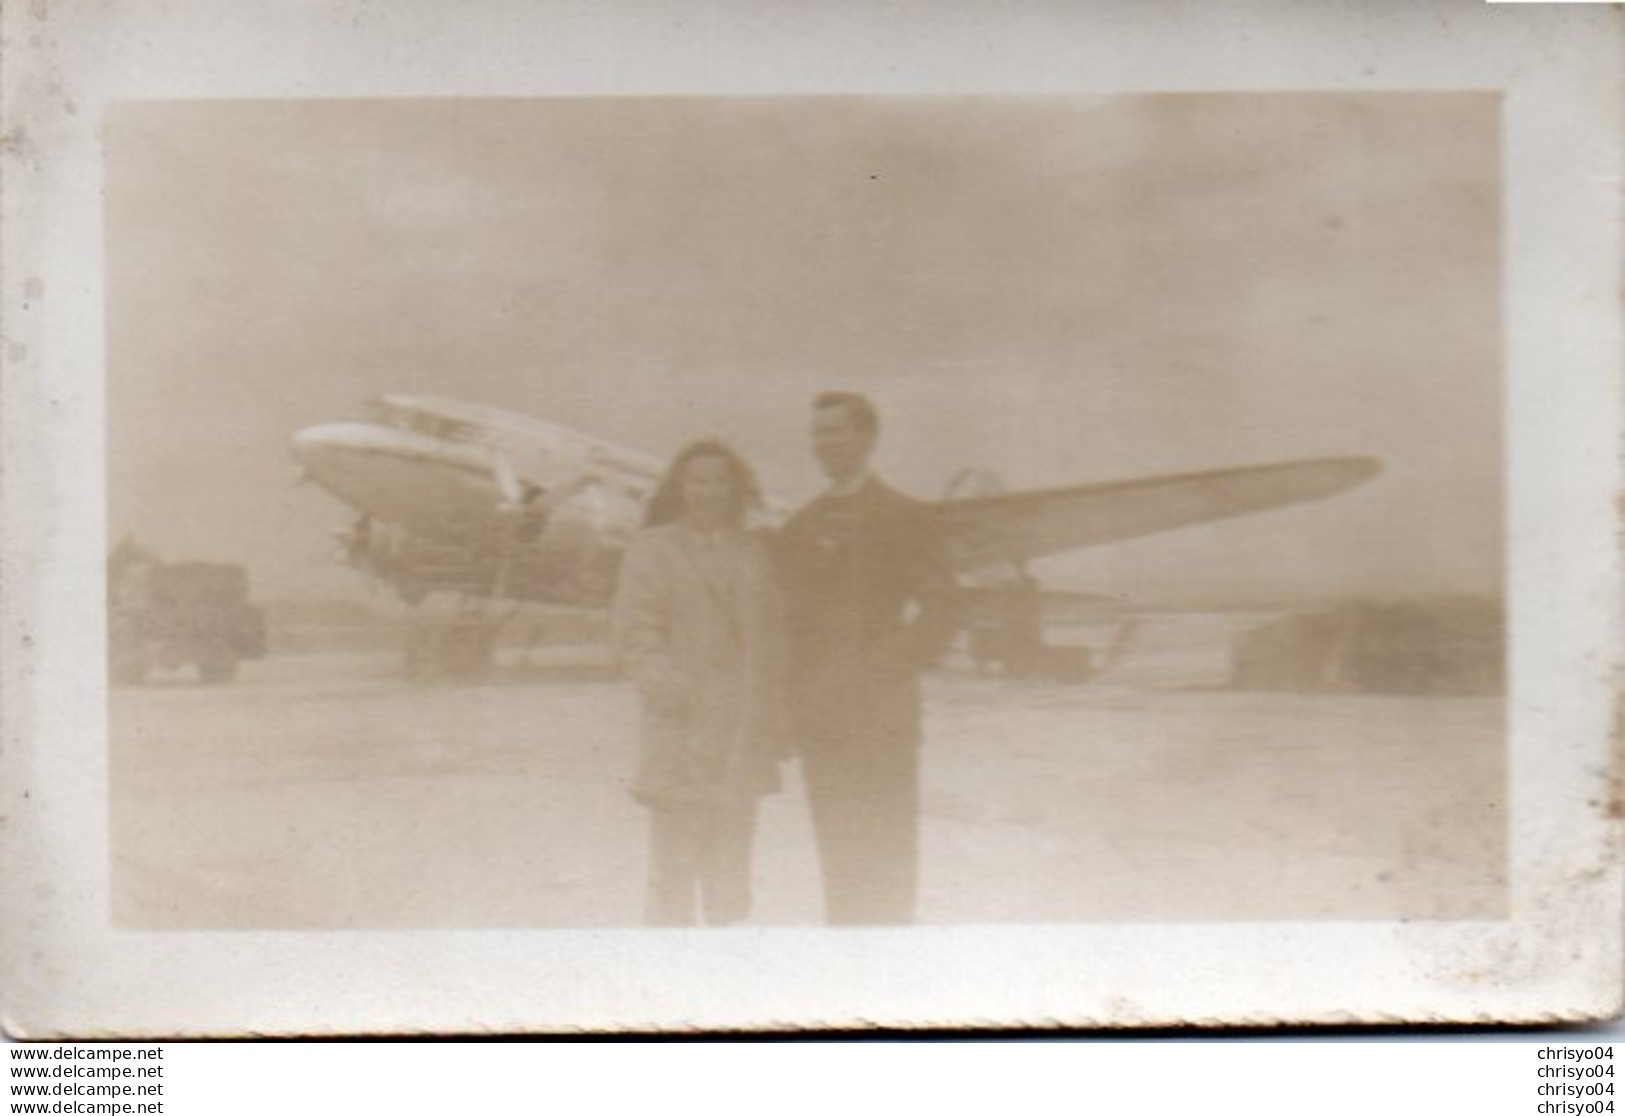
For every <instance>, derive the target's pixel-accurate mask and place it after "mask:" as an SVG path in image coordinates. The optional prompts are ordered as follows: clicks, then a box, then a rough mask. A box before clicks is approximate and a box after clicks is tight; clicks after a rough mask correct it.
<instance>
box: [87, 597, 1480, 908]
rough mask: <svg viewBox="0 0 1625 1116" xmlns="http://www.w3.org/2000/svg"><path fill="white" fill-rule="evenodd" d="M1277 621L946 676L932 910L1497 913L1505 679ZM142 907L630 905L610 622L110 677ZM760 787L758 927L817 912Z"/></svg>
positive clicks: (125, 853)
mask: <svg viewBox="0 0 1625 1116" xmlns="http://www.w3.org/2000/svg"><path fill="white" fill-rule="evenodd" d="M1248 622H1256V618H1247V617H1238V616H1235V615H1227V614H1188V615H1170V616H1164V617H1160V618H1157V619H1155V620H1153V621H1150V622H1148V623H1147V625H1146V630H1145V631H1144V632H1143V633H1142V634H1141V636H1140V638H1139V640H1138V642H1137V644H1136V646H1135V647H1134V649H1133V651H1132V653H1131V654H1129V655H1128V657H1127V658H1126V659H1125V660H1124V661H1123V662H1121V663H1119V664H1117V665H1116V666H1115V667H1114V668H1113V669H1112V670H1110V671H1108V672H1106V673H1105V674H1104V675H1102V676H1101V677H1099V678H1097V679H1096V680H1094V681H1092V682H1089V683H1084V684H1078V683H1060V682H1038V681H1017V680H1007V679H1002V678H997V677H990V676H984V675H979V674H977V673H975V672H974V671H972V670H970V669H969V668H968V666H966V665H963V664H960V665H957V666H952V667H950V668H949V669H944V670H941V671H938V672H934V673H932V674H930V675H928V676H927V678H926V680H925V711H926V714H925V716H926V730H925V733H926V746H925V750H924V752H923V758H922V771H923V774H922V793H923V808H922V817H921V843H922V879H921V900H920V912H919V916H920V921H921V922H923V923H928V924H945V923H1039V922H1076V923H1083V922H1169V921H1235V920H1245V921H1258V920H1316V919H1337V920H1362V919H1372V920H1390V919H1493V918H1499V917H1504V915H1505V910H1506V903H1507V888H1506V875H1505V858H1506V846H1507V840H1506V818H1505V803H1506V744H1505V728H1504V712H1503V701H1502V699H1500V698H1493V697H1471V698H1466V697H1451V698H1446V697H1394V696H1377V695H1358V694H1337V695H1324V694H1293V693H1285V694H1265V693H1242V692H1237V691H1232V690H1228V689H1226V688H1224V686H1223V682H1224V678H1225V670H1226V663H1227V661H1228V648H1229V644H1230V640H1231V639H1232V638H1233V637H1234V635H1235V634H1236V633H1237V632H1238V631H1239V630H1241V627H1242V626H1244V625H1245V624H1246V623H1248ZM109 724H110V749H111V756H110V761H111V762H110V780H111V811H112V816H111V823H112V824H111V834H112V865H113V907H114V909H113V920H114V923H115V925H117V926H120V927H128V928H154V929H158V928H175V929H181V928H187V929H227V928H237V929H332V928H346V927H349V928H362V929H377V928H418V927H421V928H563V927H625V926H636V925H638V924H639V922H640V921H641V917H642V875H643V861H644V841H645V829H644V818H643V815H642V811H641V809H640V808H639V807H638V806H637V805H636V803H634V802H633V801H632V799H631V798H630V797H629V796H628V794H627V793H626V783H627V778H628V775H629V774H630V771H631V767H632V751H633V745H634V738H635V732H636V711H635V706H634V701H633V695H632V693H631V691H630V689H629V687H628V685H627V684H626V683H625V682H624V681H622V680H620V679H619V678H617V677H615V675H614V674H613V672H612V671H610V670H608V669H607V668H606V655H605V652H604V650H603V649H602V648H593V647H580V648H543V649H540V650H537V651H532V652H527V653H521V652H516V651H514V650H512V649H508V650H505V651H504V658H503V661H502V662H501V663H500V665H499V669H498V671H497V672H496V674H495V675H494V676H493V677H492V678H491V679H490V680H488V681H484V682H480V683H469V684H457V685H453V684H438V685H427V686H425V685H413V684H410V683H408V682H406V681H405V680H404V679H403V678H402V677H401V662H400V658H399V656H398V655H395V654H387V653H379V652H366V651H355V652H333V651H329V652H322V653H306V654H282V655H273V657H271V658H269V659H267V660H264V661H262V662H258V663H250V664H246V665H245V666H244V669H243V672H242V675H241V677H240V678H239V680H238V681H237V682H236V683H235V684H233V685H230V686H211V687H205V686H199V685H196V684H193V683H191V682H190V681H189V680H174V681H171V682H159V683H156V684H150V685H145V686H140V687H130V688H120V689H115V690H114V691H112V694H111V697H110V709H109ZM785 783H786V786H785V789H784V791H783V792H782V793H780V794H778V795H776V796H773V797H771V798H769V799H767V800H765V801H764V803H763V809H762V813H761V817H760V824H759V830H758V842H757V856H756V873H755V875H756V909H755V912H754V914H753V917H752V922H753V923H756V924H762V925H817V924H818V923H819V922H820V920H821V908H820V900H819V894H818V876H817V862H816V856H815V853H814V849H813V844H812V837H811V830H810V824H809V822H808V819H807V810H806V805H805V802H804V800H803V798H802V791H801V784H800V780H799V772H798V770H797V768H796V765H795V764H794V763H793V762H792V763H789V764H787V765H786V768H785Z"/></svg>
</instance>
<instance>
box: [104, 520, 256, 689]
mask: <svg viewBox="0 0 1625 1116" xmlns="http://www.w3.org/2000/svg"><path fill="white" fill-rule="evenodd" d="M107 600H108V608H107V614H108V624H107V656H108V676H109V677H110V678H111V680H112V681H113V682H114V684H117V685H132V684H135V683H139V682H143V681H145V680H146V679H147V678H148V676H149V675H151V674H152V673H153V672H154V671H160V670H163V671H176V670H184V669H186V668H188V667H192V668H195V670H196V671H197V678H198V681H200V682H204V683H215V684H218V683H224V682H230V681H231V680H232V679H234V678H236V677H237V668H238V665H239V664H240V663H242V662H243V661H244V660H245V659H259V658H263V657H264V656H265V613H264V612H263V611H262V610H261V609H259V608H257V607H256V606H254V605H253V604H252V603H250V601H249V591H248V571H247V570H246V569H245V568H244V567H243V566H241V565H239V564H236V563H231V562H196V561H189V562H164V561H161V560H159V559H158V558H157V556H156V555H154V554H152V553H151V552H150V551H146V550H144V549H142V548H141V547H139V546H136V545H134V544H133V543H129V542H126V543H123V544H121V545H120V546H119V547H118V548H117V549H116V550H115V551H114V553H113V555H112V556H111V557H110V558H109V560H108V595H107Z"/></svg>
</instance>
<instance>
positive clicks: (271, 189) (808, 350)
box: [106, 94, 1502, 599]
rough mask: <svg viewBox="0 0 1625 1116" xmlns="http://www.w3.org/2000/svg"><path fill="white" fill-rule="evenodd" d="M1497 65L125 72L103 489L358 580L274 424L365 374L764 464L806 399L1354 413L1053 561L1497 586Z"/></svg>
mask: <svg viewBox="0 0 1625 1116" xmlns="http://www.w3.org/2000/svg"><path fill="white" fill-rule="evenodd" d="M1497 129H1498V117H1497V102H1496V101H1495V99H1494V98H1493V97H1490V96H1487V95H1474V94H1416V95H1411V94H1364V95H1345V94H1335V95H1316V94H1242V95H1237V94H1227V95H1192V96H1156V97H1144V96H1136V97H1123V98H1112V99H1080V98H1064V99H1063V98H1019V99H1018V98H1003V97H1000V98H975V99H945V98H931V99H912V98H911V99H876V98H835V97H822V98H799V99H788V98H782V99H781V98H773V99H726V100H725V99H699V98H696V99H675V98H674V99H583V100H558V101H554V100H511V101H474V100H438V101H412V100H379V101H348V102H321V101H304V102H295V101H273V102H216V103H142V104H125V105H121V106H118V107H117V108H116V109H115V110H114V112H113V113H112V114H111V115H110V117H109V119H108V122H107V127H106V136H107V152H108V155H107V172H108V174H107V199H108V201H107V210H106V213H107V246H108V354H109V367H108V393H109V408H108V423H109V455H108V462H109V489H110V508H109V514H110V522H109V526H110V530H111V531H112V532H113V533H114V535H115V536H116V535H117V534H118V533H119V532H122V531H124V530H134V531H136V532H137V534H138V535H139V537H140V538H141V539H142V540H143V541H144V542H146V543H147V544H148V545H150V546H152V547H154V548H155V549H157V550H158V551H159V552H160V553H162V554H163V555H165V556H166V557H172V558H182V557H198V558H203V557H214V558H236V559H242V560H247V561H249V562H250V564H251V566H252V568H253V572H254V575H255V577H256V581H257V584H258V588H259V592H260V594H261V595H263V596H290V595H301V594H315V595H323V596H333V595H346V594H354V595H359V594H360V592H361V585H360V581H359V578H358V577H357V576H356V575H354V574H353V573H351V572H349V571H346V570H343V569H342V568H339V567H337V566H336V565H335V564H334V552H333V548H332V546H331V544H330V542H329V532H330V531H331V529H332V528H334V527H337V526H340V525H342V524H343V523H345V522H346V521H347V520H348V519H349V518H350V515H349V513H347V512H346V510H345V509H344V508H343V507H342V506H341V505H339V504H338V503H336V502H335V501H333V500H332V499H331V498H330V497H328V496H326V495H325V494H323V493H321V492H320V491H319V490H316V489H313V488H309V487H304V488H301V487H297V486H296V485H295V483H294V481H295V477H296V475H297V471H296V469H295V466H294V463H293V460H292V458H291V455H290V454H289V452H288V448H287V447H288V439H289V437H290V436H291V435H292V434H293V432H294V431H295V430H297V429H298V428H299V427H301V426H304V425H307V424H311V423H315V422H321V421H326V420H332V419H340V418H346V417H357V416H360V415H361V414H362V413H363V405H364V402H365V400H366V399H368V398H369V397H371V396H373V395H376V394H378V393H381V392H385V391H391V390H398V391H418V392H435V393H439V394H444V395H451V396H458V397H466V398H469V399H474V400H478V401H481V402H487V403H494V404H498V405H501V406H506V407H511V408H514V409H517V410H521V411H525V412H528V413H531V414H534V415H537V416H539V417H543V418H547V419H550V420H552V421H554V422H558V423H562V424H565V425H568V426H573V427H578V428H580V429H583V430H586V431H590V432H592V433H594V434H597V435H599V436H601V437H605V438H608V439H611V440H614V441H618V442H622V443H625V444H627V445H629V446H634V447H637V448H640V449H644V450H647V451H649V452H652V453H656V454H668V453H670V452H671V451H672V450H674V449H675V448H676V447H677V446H679V445H680V444H681V443H683V442H685V441H687V440H689V439H690V438H692V437H695V436H698V435H701V434H706V433H719V434H721V435H723V436H725V437H728V438H730V439H731V440H733V441H734V442H735V443H736V444H737V445H739V447H740V448H741V449H743V450H744V451H745V452H746V453H747V454H748V455H749V456H750V457H751V458H752V459H753V460H754V461H755V462H756V464H757V466H758V468H759V470H760V471H761V473H762V474H763V477H764V480H765V481H766V483H767V485H768V486H769V487H770V488H771V489H773V490H774V491H775V492H776V493H777V494H779V495H782V496H783V497H784V498H787V499H789V500H792V501H794V500H800V499H802V498H805V497H806V496H808V495H810V494H811V493H812V492H813V491H814V489H815V487H816V484H817V477H816V474H815V471H814V469H813V467H812V463H811V460H810V458H809V457H808V455H807V453H806V448H805V436H804V432H805V426H806V415H807V402H808V400H809V398H810V396H811V395H812V394H813V393H814V392H816V391H818V390H822V389H825V388H828V387H836V386H840V387H856V388H859V389H862V390H865V391H868V392H869V393H871V394H872V395H873V396H874V397H875V398H876V400H877V401H878V402H879V403H880V404H881V406H882V408H883V411H884V415H885V419H886V424H887V425H886V432H885V436H884V442H883V445H882V452H881V455H880V458H879V462H878V464H879V466H880V469H881V471H882V472H883V473H884V474H886V475H887V476H889V477H890V478H891V479H893V480H894V482H896V483H897V484H898V485H899V486H900V487H903V488H905V489H906V490H909V491H911V492H913V493H914V494H916V495H921V496H932V495H936V494H938V493H940V491H941V489H942V486H943V484H944V483H945V482H946V480H947V478H948V477H949V476H950V475H951V474H952V473H953V472H954V471H956V470H957V469H959V468H960V467H962V466H965V465H973V464H974V465H981V466H986V467H990V468H993V469H995V470H996V471H998V472H1000V473H1002V474H1003V475H1004V477H1005V478H1006V480H1007V481H1008V482H1009V483H1010V484H1011V485H1012V486H1016V487H1022V486H1029V485H1053V484H1061V483H1070V482H1080V481H1087V480H1107V479H1119V478H1126V477H1133V476H1142V475H1149V474H1155V473H1161V472H1170V471H1183V470H1188V469H1198V468H1217V467H1223V466H1228V465H1240V464H1249V463H1255V462H1265V461H1275V460H1282V459H1288V458H1294V457H1299V456H1319V455H1324V454H1344V453H1361V454H1372V455H1376V456H1378V457H1381V458H1383V459H1384V461H1385V462H1386V465H1387V470H1386V472H1385V473H1384V475H1383V476H1382V477H1381V478H1379V479H1378V480H1377V481H1375V482H1373V483H1371V484H1369V485H1367V486H1366V487H1364V488H1362V489H1359V490H1356V491H1354V492H1351V493H1348V494H1345V495H1343V496H1340V497H1337V498H1334V499H1332V500H1328V501H1325V502H1323V503H1320V504H1315V505H1305V506H1303V507H1299V508H1291V509H1285V510H1280V511H1275V512H1271V513H1266V514H1263V515H1259V516H1255V517H1250V518H1246V519H1238V520H1234V521H1229V522H1224V523H1219V524H1215V525H1211V526H1207V527H1201V528H1196V529H1191V530H1186V531H1181V532H1178V533H1174V534H1169V535H1164V536H1156V537H1152V538H1148V539H1144V540H1140V541H1136V542H1132V543H1127V544H1121V545H1118V546H1114V547H1108V548H1102V549H1099V550H1096V551H1091V552H1080V553H1078V554H1076V555H1073V556H1070V557H1067V558H1063V559H1056V560H1050V561H1048V562H1046V563H1044V564H1043V565H1042V567H1041V570H1040V572H1043V573H1046V574H1047V575H1048V576H1049V578H1050V579H1051V580H1052V581H1053V582H1055V583H1057V584H1071V585H1076V586H1079V587H1086V588H1091V589H1097V590H1102V591H1111V592H1123V593H1128V594H1131V595H1137V596H1141V597H1145V598H1148V599H1155V598H1159V597H1166V596H1203V595H1211V594H1226V593H1236V594H1245V595H1249V596H1257V595H1272V594H1275V593H1322V592H1324V593H1351V592H1359V593H1372V594H1389V593H1399V592H1413V591H1438V590H1457V591H1486V590H1494V589H1497V588H1498V587H1499V584H1500V574H1501V562H1502V549H1501V518H1500V512H1501V484H1500V476H1501V470H1500V458H1501V417H1500V398H1501V396H1500V392H1501V375H1500V359H1501V357H1500V352H1501V327H1500V314H1499V305H1498V298H1499V295H1498V291H1499V278H1500V260H1499V251H1500V246H1499V233H1498V228H1499V179H1498V165H1499V151H1498V147H1497V142H1496V136H1497Z"/></svg>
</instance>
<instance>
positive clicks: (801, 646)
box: [777, 392, 958, 925]
mask: <svg viewBox="0 0 1625 1116" xmlns="http://www.w3.org/2000/svg"><path fill="white" fill-rule="evenodd" d="M879 426H880V424H879V418H878V416H877V415H876V413H875V408H874V405H873V404H871V403H870V402H869V401H868V400H867V399H865V398H864V397H863V396H861V395H855V394H853V393H850V392H828V393H825V394H823V395H820V396H819V397H818V398H817V400H816V401H815V404H814V408H813V425H812V447H813V454H814V455H815V456H816V457H817V458H818V463H819V465H820V466H821V467H822V468H823V471H824V473H825V474H826V475H827V476H828V477H829V480H830V487H829V489H828V490H827V491H826V492H825V493H824V494H823V495H822V496H820V497H818V498H817V499H815V500H813V501H812V503H810V504H808V505H807V506H806V507H804V508H802V509H801V510H800V511H799V512H797V513H796V514H795V515H794V516H793V517H791V519H790V521H789V522H788V523H786V524H785V526H784V529H783V531H781V532H780V535H779V542H778V553H777V558H778V568H779V573H780V578H781V580H782V583H783V588H784V593H785V600H786V607H787V610H788V619H789V634H790V711H791V717H792V725H793V730H794V735H795V739H796V743H797V744H798V746H799V747H800V750H801V758H802V768H803V773H804V776H805V780H806V784H807V795H808V801H809V804H810V806H811V808H812V817H813V828H814V832H815V834H816V836H817V840H818V853H819V861H820V864H821V866H822V869H823V878H824V902H825V914H826V918H827V921H828V922H829V923H831V924H832V925H860V924H898V923H907V922H911V921H912V920H913V918H914V906H915V895H916V891H917V887H918V884H917V880H918V864H919V851H918V847H919V797H920V785H919V747H920V693H919V681H918V678H917V677H916V675H917V672H918V671H919V670H920V669H921V668H922V667H925V666H929V665H930V664H932V663H934V662H935V661H936V660H937V659H938V658H939V657H940V656H941V655H942V652H943V651H944V650H946V649H947V646H948V643H949V642H950V641H951V640H952V639H953V637H954V633H955V631H956V629H957V627H958V621H957V617H956V611H957V609H956V601H955V596H956V593H955V585H954V580H953V575H952V573H951V572H950V571H949V567H948V563H947V559H946V555H945V553H944V551H943V548H942V544H941V541H940V539H939V538H938V536H937V532H936V530H935V527H934V525H933V523H932V522H931V519H930V516H929V514H928V511H927V509H926V508H925V507H924V506H923V505H921V504H919V503H917V502H916V501H914V500H910V499H909V498H908V497H906V496H903V495H900V494H899V493H897V492H895V491H893V490H892V489H891V488H889V487H887V486H886V485H885V484H883V483H881V482H880V481H879V480H878V479H876V478H875V477H874V476H873V475H872V474H871V473H870V472H869V457H870V454H871V453H872V451H873V450H874V446H875V440H876V437H877V436H878V434H879Z"/></svg>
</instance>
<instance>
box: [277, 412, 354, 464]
mask: <svg viewBox="0 0 1625 1116" xmlns="http://www.w3.org/2000/svg"><path fill="white" fill-rule="evenodd" d="M365 443H366V439H365V438H363V437H361V436H359V433H358V431H357V430H356V428H355V426H354V424H351V423H341V422H329V423H323V424H321V425H320V426H307V427H305V428H304V429H303V430H301V431H299V432H298V433H296V434H295V435H294V436H293V455H294V456H295V457H297V458H298V459H299V460H300V461H301V462H303V463H304V465H305V466H306V467H307V468H319V467H320V466H322V465H324V464H330V463H331V462H333V461H334V460H335V459H336V458H338V457H340V456H342V455H343V454H344V453H345V452H346V451H349V450H357V449H362V448H364V446H365Z"/></svg>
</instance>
